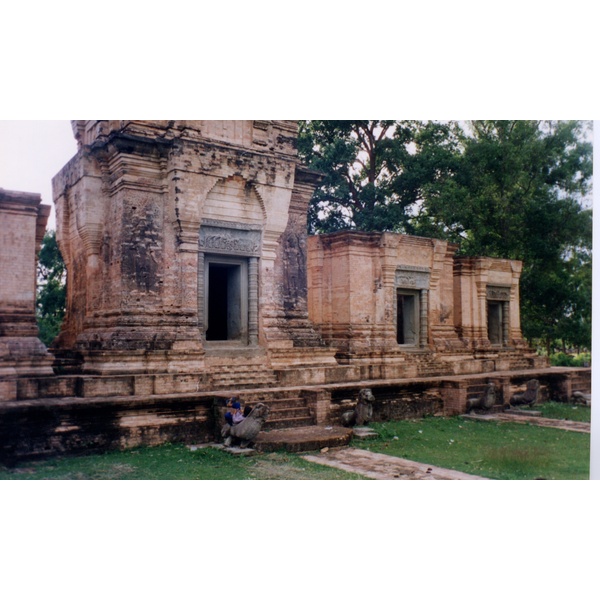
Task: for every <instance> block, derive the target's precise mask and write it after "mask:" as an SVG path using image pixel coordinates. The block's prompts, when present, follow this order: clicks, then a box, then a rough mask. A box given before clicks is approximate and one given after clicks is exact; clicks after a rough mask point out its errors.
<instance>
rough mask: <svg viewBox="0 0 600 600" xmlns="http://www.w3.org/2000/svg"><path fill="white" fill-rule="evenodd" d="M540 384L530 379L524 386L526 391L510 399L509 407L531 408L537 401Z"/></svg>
mask: <svg viewBox="0 0 600 600" xmlns="http://www.w3.org/2000/svg"><path fill="white" fill-rule="evenodd" d="M539 393H540V382H539V381H538V380H537V379H530V380H529V381H528V382H527V384H526V389H525V391H524V392H523V393H521V394H515V395H514V396H513V397H512V398H511V399H510V405H511V406H519V405H526V406H533V405H534V404H535V403H536V402H537V401H538V400H539Z"/></svg>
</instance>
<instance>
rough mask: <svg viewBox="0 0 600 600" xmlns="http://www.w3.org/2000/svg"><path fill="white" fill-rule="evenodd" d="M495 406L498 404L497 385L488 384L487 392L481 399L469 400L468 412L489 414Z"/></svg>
mask: <svg viewBox="0 0 600 600" xmlns="http://www.w3.org/2000/svg"><path fill="white" fill-rule="evenodd" d="M494 404H496V384H495V383H493V382H492V383H488V384H487V386H486V388H485V391H484V392H483V394H481V396H479V398H471V399H469V400H467V412H468V413H471V412H473V411H474V410H475V409H479V410H482V411H484V412H489V411H490V410H491V409H492V407H493V406H494Z"/></svg>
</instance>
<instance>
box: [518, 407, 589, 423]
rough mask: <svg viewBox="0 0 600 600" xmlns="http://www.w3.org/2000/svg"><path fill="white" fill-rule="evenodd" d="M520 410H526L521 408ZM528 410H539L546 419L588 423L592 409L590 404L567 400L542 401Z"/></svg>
mask: <svg viewBox="0 0 600 600" xmlns="http://www.w3.org/2000/svg"><path fill="white" fill-rule="evenodd" d="M522 410H527V409H525V408H523V409H522ZM530 410H532V411H535V412H541V413H542V415H541V416H542V417H544V418H546V419H560V420H566V421H579V422H582V423H590V422H591V420H592V409H591V407H590V406H583V405H581V404H577V405H573V404H568V403H567V402H544V403H542V404H536V405H535V406H533V407H532V408H531V409H530Z"/></svg>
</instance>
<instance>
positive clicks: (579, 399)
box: [571, 392, 592, 406]
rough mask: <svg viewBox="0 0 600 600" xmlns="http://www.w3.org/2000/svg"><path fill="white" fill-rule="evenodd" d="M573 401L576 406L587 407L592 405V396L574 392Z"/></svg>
mask: <svg viewBox="0 0 600 600" xmlns="http://www.w3.org/2000/svg"><path fill="white" fill-rule="evenodd" d="M571 401H572V402H574V403H575V404H584V405H585V406H591V405H592V395H591V394H585V393H584V392H573V397H572V398H571Z"/></svg>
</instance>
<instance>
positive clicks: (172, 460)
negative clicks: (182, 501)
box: [0, 444, 362, 480]
mask: <svg viewBox="0 0 600 600" xmlns="http://www.w3.org/2000/svg"><path fill="white" fill-rule="evenodd" d="M0 479H86V480H89V479H138V480H139V479H141V480H151V479H154V480H156V479H158V480H167V479H185V480H196V479H203V480H224V479H229V480H243V479H261V480H266V479H292V480H298V479H313V480H314V479H362V478H361V477H360V476H358V475H353V474H351V473H346V472H344V471H340V470H338V469H331V468H329V467H323V466H320V465H315V464H312V463H309V462H307V461H305V460H303V459H302V458H300V457H299V456H296V455H294V454H286V453H269V454H256V455H254V456H249V457H245V456H234V455H231V454H228V453H227V452H224V451H223V450H220V449H218V448H199V449H198V450H196V451H193V452H192V451H191V450H190V449H189V448H187V447H186V446H181V445H170V444H166V445H164V446H160V447H155V448H138V449H135V450H125V451H122V452H118V451H117V452H107V453H105V454H96V455H90V456H79V457H73V456H70V457H69V456H65V457H61V458H55V459H51V460H45V461H39V462H32V463H28V464H22V465H20V466H19V467H18V468H16V469H5V468H3V467H0Z"/></svg>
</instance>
